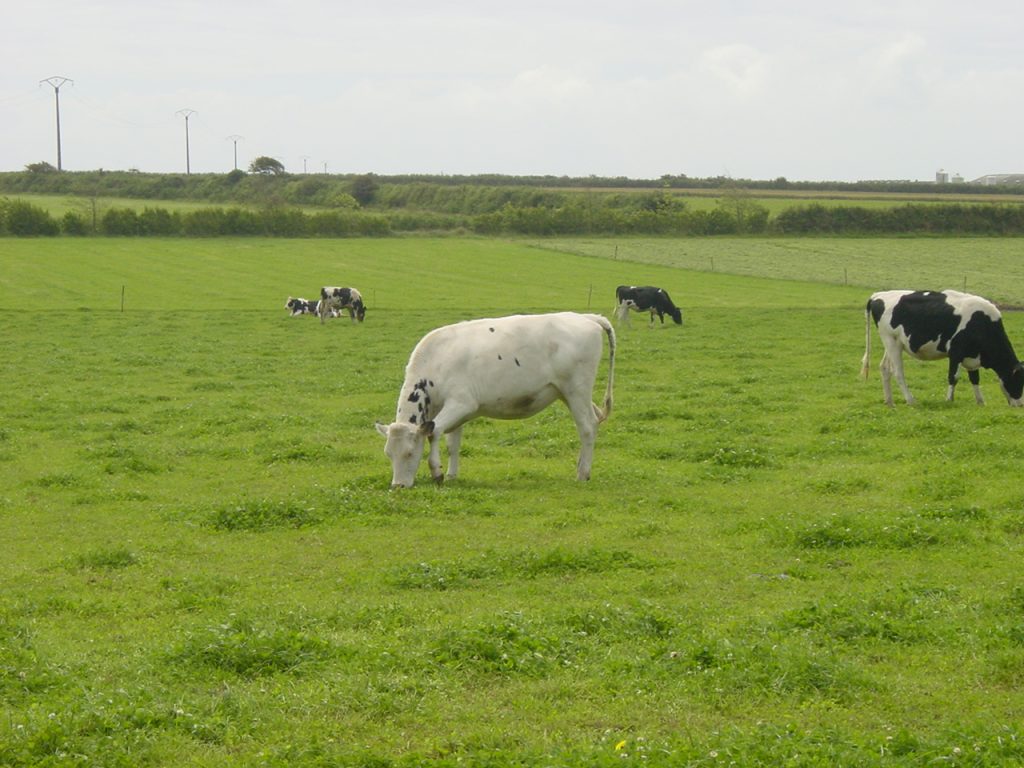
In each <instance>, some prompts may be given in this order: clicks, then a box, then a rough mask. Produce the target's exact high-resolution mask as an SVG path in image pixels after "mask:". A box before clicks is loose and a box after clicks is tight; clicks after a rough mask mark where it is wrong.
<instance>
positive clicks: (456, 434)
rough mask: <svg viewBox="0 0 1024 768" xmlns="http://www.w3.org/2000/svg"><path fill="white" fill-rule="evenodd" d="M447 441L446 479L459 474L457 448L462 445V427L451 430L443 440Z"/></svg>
mask: <svg viewBox="0 0 1024 768" xmlns="http://www.w3.org/2000/svg"><path fill="white" fill-rule="evenodd" d="M445 439H446V440H447V441H448V478H449V479H454V478H456V477H457V476H458V474H459V447H460V446H461V445H462V427H458V428H457V429H453V430H452V431H451V432H449V433H448V434H447V436H446V438H445Z"/></svg>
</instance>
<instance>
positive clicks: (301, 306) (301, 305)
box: [284, 296, 317, 317]
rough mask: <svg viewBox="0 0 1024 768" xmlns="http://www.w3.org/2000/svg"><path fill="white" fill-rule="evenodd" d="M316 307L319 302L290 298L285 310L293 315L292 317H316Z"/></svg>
mask: <svg viewBox="0 0 1024 768" xmlns="http://www.w3.org/2000/svg"><path fill="white" fill-rule="evenodd" d="M316 305H317V302H315V301H313V300H312V299H309V300H307V299H293V298H292V297H291V296H289V297H288V301H287V302H286V303H285V305H284V308H285V309H287V310H288V311H289V312H291V313H292V317H297V316H298V315H315V314H316Z"/></svg>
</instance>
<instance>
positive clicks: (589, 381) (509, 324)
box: [376, 312, 615, 488]
mask: <svg viewBox="0 0 1024 768" xmlns="http://www.w3.org/2000/svg"><path fill="white" fill-rule="evenodd" d="M602 332H603V333H604V335H606V336H607V337H608V384H607V386H606V388H605V393H604V407H603V408H598V407H597V405H595V404H594V403H593V402H592V399H591V398H592V392H593V388H594V381H595V380H596V378H597V367H598V363H600V361H601V356H602V351H603V347H604V345H603V343H602V341H601V336H602ZM614 377H615V331H614V329H613V328H612V324H611V323H610V322H608V320H607V319H606V318H604V317H602V316H601V315H589V314H588V315H583V314H577V313H575V312H557V313H553V314H546V315H512V316H509V317H499V318H494V319H484V320H467V321H465V322H462V323H456V324H454V325H446V326H444V327H441V328H437V329H435V330H433V331H431V332H430V333H428V334H427V335H426V336H424V337H423V338H422V339H421V340H420V342H419V343H418V344H417V345H416V348H415V349H413V351H412V355H411V356H410V358H409V363H408V365H407V366H406V368H405V382H404V383H403V384H402V389H401V391H400V394H399V396H398V410H397V412H396V414H395V421H394V422H393V423H392V424H390V425H384V424H381V423H380V422H377V425H376V427H377V431H378V432H380V433H381V434H382V435H384V437H385V438H387V442H386V443H385V445H384V453H385V454H387V456H388V458H389V459H391V468H392V478H391V487H392V488H400V487H403V488H409V487H411V486H412V484H413V482H414V481H415V478H416V470H417V468H418V467H419V465H420V462H421V461H422V459H423V446H424V443H425V441H426V440H427V439H429V440H430V455H429V457H428V459H427V463H428V465H429V466H430V474H431V476H432V477H433V478H434V481H435V482H437V483H441V482H442V481H443V480H444V475H443V474H441V449H440V439H439V438H440V437H441V435H446V436H447V437H446V440H447V443H448V477H452V478H453V477H455V476H456V475H457V474H458V471H459V445H460V443H461V441H462V426H463V425H464V424H465V423H466V422H467V421H470V420H472V419H475V418H477V417H479V416H486V417H488V418H492V419H525V418H527V417H529V416H533V415H534V414H536V413H539V412H540V411H542V410H544V409H545V408H547V407H548V406H549V405H551V403H553V402H554V401H555V400H561V401H562V402H564V403H565V404H566V405H567V406H568V407H569V411H570V413H571V414H572V417H573V419H574V420H575V422H576V431H577V433H578V434H579V438H580V455H579V460H578V461H577V463H576V477H577V479H578V480H589V479H590V467H591V464H592V462H593V457H594V442H595V439H596V437H597V425H598V424H600V423H601V422H602V421H604V420H605V419H607V418H608V415H609V414H610V413H611V410H612V383H613V380H614Z"/></svg>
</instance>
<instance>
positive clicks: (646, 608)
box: [0, 238, 1024, 768]
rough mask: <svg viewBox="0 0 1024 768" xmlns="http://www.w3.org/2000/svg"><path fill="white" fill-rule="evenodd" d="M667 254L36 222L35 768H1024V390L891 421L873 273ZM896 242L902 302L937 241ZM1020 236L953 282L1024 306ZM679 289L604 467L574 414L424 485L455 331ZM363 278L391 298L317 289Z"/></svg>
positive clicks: (474, 440)
mask: <svg viewBox="0 0 1024 768" xmlns="http://www.w3.org/2000/svg"><path fill="white" fill-rule="evenodd" d="M658 242H659V243H661V244H662V246H663V247H664V248H665V252H664V253H663V254H661V255H659V254H658V253H655V252H654V250H655V249H654V248H653V247H652V249H651V252H650V253H647V252H645V251H644V247H643V244H642V243H636V244H634V245H632V246H630V247H631V248H635V249H636V250H631V251H630V252H629V256H630V258H631V259H636V260H630V261H627V260H625V254H624V253H623V252H622V251H621V250H620V253H619V255H618V259H617V260H616V259H613V258H611V254H607V253H599V252H596V251H595V252H594V253H593V254H592V255H576V254H570V253H565V252H561V251H557V250H554V249H552V248H541V247H536V246H531V245H530V244H527V243H507V242H500V241H492V240H486V239H437V240H430V239H422V240H421V239H393V240H373V241H367V240H351V241H333V240H322V241H320V240H314V241H309V240H297V241H292V240H289V241H274V240H215V241H207V240H149V239H145V240H125V239H115V240H105V239H98V238H97V239H94V238H87V239H82V240H77V239H76V240H70V239H56V240H5V241H2V243H0V248H2V255H0V259H2V262H3V268H2V269H0V328H2V334H3V339H4V347H3V355H2V357H0V391H2V392H3V393H4V396H3V398H2V399H0V537H2V542H3V553H4V557H3V558H0V586H2V589H0V765H11V766H46V765H51V766H57V765H60V766H64V765H104V766H146V765H151V766H157V765H159V766H172V765H173V766H178V765H198V766H224V765H238V766H243V765H244V766H249V765H280V766H283V765H288V766H291V767H292V768H294V767H296V766H348V765H352V766H355V765H375V766H388V765H409V766H412V765H421V764H423V763H425V762H427V761H431V762H433V763H437V764H440V765H456V764H460V765H493V766H504V765H523V766H570V765H581V766H582V765H587V766H590V765H599V766H600V765H609V766H610V765H623V764H636V765H661V766H679V765H695V766H696V765H701V766H704V765H710V766H714V765H722V766H725V765H730V764H737V765H780V764H791V765H815V764H820V765H833V764H842V765H883V766H889V765H914V766H917V765H922V766H923V765H933V764H941V765H1003V764H1005V765H1011V764H1019V763H1020V762H1021V761H1022V760H1024V743H1022V739H1024V730H1022V728H1021V721H1020V713H1021V711H1022V708H1024V687H1022V683H1024V578H1022V577H1021V576H1020V573H1019V563H1020V558H1021V549H1022V543H1024V491H1022V489H1021V486H1020V485H1019V484H1018V483H1017V482H1016V481H1015V480H1014V478H1015V477H1016V476H1017V475H1018V473H1019V470H1020V466H1021V459H1022V457H1024V448H1022V443H1021V440H1020V430H1021V426H1022V425H1021V418H1024V415H1022V414H1021V413H1020V412H1018V411H1017V410H1013V409H1010V408H1008V407H1006V405H1005V403H1004V401H1003V399H1002V397H1001V395H1000V392H999V387H998V383H997V381H996V379H995V378H994V376H992V375H991V374H989V373H987V372H984V373H983V374H982V387H983V389H984V390H985V391H986V393H987V395H988V398H989V405H987V406H986V407H983V408H982V407H977V406H975V405H974V403H973V398H972V397H971V396H970V392H969V388H968V387H966V385H965V386H964V387H963V391H962V392H960V393H959V399H958V400H957V401H956V402H954V403H952V404H950V403H946V402H945V401H944V400H943V397H944V394H945V367H944V366H943V365H942V364H937V363H933V364H917V363H911V364H908V379H909V383H910V386H911V388H912V389H913V390H914V392H915V394H916V395H917V397H918V400H919V405H918V406H917V407H914V408H909V407H906V406H903V405H900V406H899V407H897V408H895V409H888V408H886V407H885V406H884V405H882V402H881V400H882V395H881V385H880V382H879V381H878V376H877V364H878V361H879V356H880V349H879V346H878V344H877V343H876V344H875V345H874V359H873V360H872V372H873V373H872V377H871V380H870V381H868V382H863V381H861V380H860V379H859V378H858V372H859V367H860V358H861V355H862V353H863V343H864V318H863V312H862V307H863V303H864V300H865V299H866V290H865V288H864V287H854V286H852V285H849V286H843V285H828V284H823V283H818V282H810V280H813V279H815V277H816V276H815V275H814V274H810V273H809V274H805V275H802V277H804V280H803V281H797V280H781V279H769V278H763V277H749V276H736V275H726V274H723V273H722V271H716V272H710V271H692V270H685V269H680V268H678V267H676V266H672V264H673V261H672V258H673V257H672V253H675V251H673V250H672V248H673V247H679V248H684V247H685V248H686V249H689V248H690V247H692V245H693V243H692V241H685V242H684V243H681V244H680V243H676V244H675V246H673V244H672V243H671V242H669V241H658ZM715 242H716V243H721V242H724V241H715ZM776 242H778V241H774V240H773V241H770V243H769V244H768V245H766V244H765V242H764V241H757V240H731V241H728V245H729V247H730V248H731V249H733V251H734V252H735V253H736V254H737V256H742V255H743V253H744V249H747V248H749V250H750V252H751V253H757V252H758V251H759V250H761V251H762V252H763V249H765V248H770V247H771V243H776ZM799 242H801V243H803V244H804V246H805V247H804V248H802V249H800V250H802V251H805V252H806V253H805V254H804V256H803V257H802V258H805V259H807V256H806V254H807V253H813V252H817V249H820V250H821V252H827V250H828V249H829V248H831V247H832V245H833V243H834V242H835V241H830V240H825V241H812V240H806V241H799ZM856 242H857V243H859V244H860V246H861V247H862V248H863V250H864V252H865V253H874V254H884V256H885V258H878V259H877V263H875V265H874V269H875V270H876V271H875V272H874V277H873V278H870V276H867V275H866V276H865V277H864V279H863V282H864V284H865V285H873V286H874V287H878V288H882V287H893V286H892V285H890V284H889V280H890V279H891V275H892V273H891V272H890V271H889V270H891V269H892V264H893V263H900V264H906V263H909V262H911V261H913V260H915V259H921V258H923V257H922V256H921V254H922V252H923V251H924V248H923V243H927V244H928V245H931V244H932V243H933V241H919V240H903V241H887V242H884V243H881V242H878V241H869V240H864V241H856ZM942 243H944V244H945V243H947V241H942ZM609 244H611V242H610V241H609V243H606V244H605V246H607V245H609ZM552 245H557V244H552ZM997 245H998V246H1001V247H1002V251H1001V254H1002V255H1000V253H999V252H997V251H999V249H998V248H996V247H995V246H997ZM559 247H561V246H559ZM595 247H596V246H595ZM975 248H978V251H977V253H976V252H975V250H974V249H975ZM1017 251H1018V243H1017V242H1016V241H1010V240H1007V241H976V240H963V241H956V242H954V241H948V247H943V248H941V249H937V250H935V251H934V254H935V255H932V256H930V257H928V258H929V260H928V261H927V262H923V261H922V262H916V263H919V264H923V265H924V266H922V271H920V272H918V273H917V276H918V277H919V278H920V279H919V280H918V281H915V284H922V285H929V286H936V285H940V284H942V283H943V281H944V280H946V278H945V275H947V274H953V273H954V271H955V270H956V269H962V268H963V267H962V264H963V263H964V261H965V260H967V261H972V262H974V261H976V260H983V259H989V260H991V261H992V263H993V264H995V265H997V264H998V263H1000V262H999V259H1003V261H1002V264H1003V268H1004V269H1005V275H1004V277H1005V279H1004V280H1003V281H1002V285H1004V286H1005V289H1006V293H1005V298H1006V299H1014V300H1017V298H1018V297H1019V296H1020V297H1024V291H1022V290H1021V288H1020V286H1019V282H1020V278H1019V275H1018V274H1016V273H1015V272H1014V266H1013V265H1014V264H1015V263H1016V261H1015V260H1016V253H1017ZM666 254H667V255H666ZM751 258H752V257H751ZM658 261H662V262H664V263H655V262H658ZM807 261H808V262H811V261H813V259H807ZM868 261H870V260H869V259H867V258H866V259H865V267H864V269H865V270H867V269H869V268H871V267H870V264H868ZM766 266H767V267H769V268H766V270H765V271H766V274H768V275H770V276H773V277H775V278H777V277H778V275H777V274H776V272H775V266H774V265H766ZM869 278H870V279H869ZM647 282H650V283H655V284H660V285H663V286H664V287H666V288H667V289H668V290H669V291H670V292H671V293H672V295H673V297H674V298H675V299H676V301H677V303H679V304H680V305H681V306H682V308H683V312H684V318H685V321H686V323H685V325H684V326H683V327H682V328H678V327H674V326H666V327H664V328H662V327H657V328H654V329H648V328H647V327H646V322H645V321H644V320H643V319H642V318H640V317H639V316H634V318H633V322H632V327H629V328H623V329H621V331H620V333H619V357H618V362H617V368H616V389H615V410H614V413H613V414H612V416H611V418H610V419H609V420H608V421H607V422H606V423H604V424H603V425H602V426H601V429H600V431H599V436H598V441H597V451H596V457H595V463H594V474H593V479H592V480H591V481H590V482H589V483H586V484H580V483H577V482H575V480H574V479H573V478H574V477H575V459H576V451H577V441H576V437H575V431H574V428H573V424H572V420H571V418H570V417H569V415H568V413H567V412H566V411H565V409H564V408H562V407H561V406H556V407H553V408H551V409H548V410H547V411H545V412H543V413H542V414H540V415H539V416H537V417H535V418H533V419H530V420H526V421H520V422H488V421H477V422H473V423H471V424H470V425H468V426H467V427H466V430H465V437H464V440H463V454H464V459H463V462H462V470H461V477H460V479H459V480H458V481H456V482H454V483H451V484H448V485H446V486H443V487H440V488H438V487H434V486H433V485H431V484H430V483H429V482H427V470H426V467H425V466H422V467H421V470H420V482H419V483H418V485H417V486H416V487H415V488H413V489H410V490H408V491H405V492H391V491H389V490H388V484H389V481H390V477H391V473H390V466H389V464H388V462H387V459H386V458H385V457H384V455H383V451H382V448H383V441H382V440H381V438H380V437H379V436H378V435H377V434H376V432H375V431H374V430H373V426H372V424H373V421H374V420H375V419H380V420H384V421H389V420H390V419H391V418H392V416H393V414H394V409H395V402H396V398H397V395H398V387H399V385H400V384H401V381H402V376H403V368H404V366H405V363H406V361H407V358H408V354H409V352H410V350H411V349H412V347H413V346H414V344H415V343H416V341H417V340H418V339H419V338H420V336H421V335H422V334H423V333H424V332H426V331H427V330H429V329H430V328H433V327H435V326H437V325H441V324H444V323H448V322H453V321H457V320H460V319H464V318H470V317H479V316H487V315H498V314H507V313H511V312H518V311H530V312H535V311H547V310H561V309H571V310H581V311H586V310H587V309H588V308H589V309H591V310H593V311H601V312H603V313H605V314H608V313H609V311H610V310H611V305H612V297H613V290H614V287H615V285H617V284H619V283H647ZM858 282H860V279H858ZM322 284H347V285H355V286H358V287H359V288H360V289H361V290H362V291H363V294H364V296H365V297H366V298H367V302H368V306H369V312H368V315H367V320H366V322H365V323H364V324H362V325H352V324H350V323H349V322H348V320H347V319H346V320H340V321H339V320H336V321H332V322H330V323H328V324H326V325H324V326H321V325H320V324H319V323H318V322H317V321H316V320H315V319H312V318H308V317H300V318H290V317H288V316H287V314H286V313H285V311H284V309H283V305H284V301H285V299H286V298H287V297H288V295H293V296H294V295H303V296H306V297H312V296H313V295H314V293H315V292H316V290H317V289H318V288H319V286H320V285H322ZM900 284H901V285H903V284H906V283H903V282H902V281H901V282H900ZM969 287H971V286H970V284H969ZM122 288H123V290H124V311H123V312H122V311H121V296H122ZM1018 291H1020V293H1018ZM1005 321H1006V325H1007V329H1008V332H1009V334H1010V337H1011V339H1014V340H1015V341H1017V342H1018V348H1019V345H1021V344H1024V315H1021V314H1019V313H1007V315H1006V319H1005ZM606 371H607V364H606V362H603V363H602V365H601V368H600V374H599V380H598V384H597V386H596V387H595V396H596V395H597V393H598V392H600V391H603V383H604V376H605V374H606Z"/></svg>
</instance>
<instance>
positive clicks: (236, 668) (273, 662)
mask: <svg viewBox="0 0 1024 768" xmlns="http://www.w3.org/2000/svg"><path fill="white" fill-rule="evenodd" d="M336 652H337V649H336V648H335V647H334V646H333V645H332V644H331V643H329V642H327V641H326V640H324V639H322V638H319V637H316V636H315V635H312V634H310V633H308V632H306V631H303V630H300V629H293V628H288V627H279V626H274V625H266V624H260V623H257V622H255V621H252V620H250V619H244V618H239V617H234V618H231V619H230V620H229V621H227V622H224V623H221V624H216V625H213V626H210V627H207V628H205V629H203V630H200V631H198V632H195V633H193V634H191V635H190V636H189V637H188V639H187V640H186V641H185V642H184V644H183V645H182V647H181V648H180V650H178V651H177V653H175V654H174V655H173V659H174V661H175V662H177V663H178V664H182V665H185V666H192V667H198V668H203V669H218V670H221V671H224V672H229V673H231V674H234V675H239V676H242V677H260V676H263V675H271V674H276V673H300V672H302V671H304V670H306V669H308V668H309V667H311V666H314V665H316V664H319V663H321V662H324V661H326V660H328V659H330V658H332V657H333V656H334V655H335V654H336Z"/></svg>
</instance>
